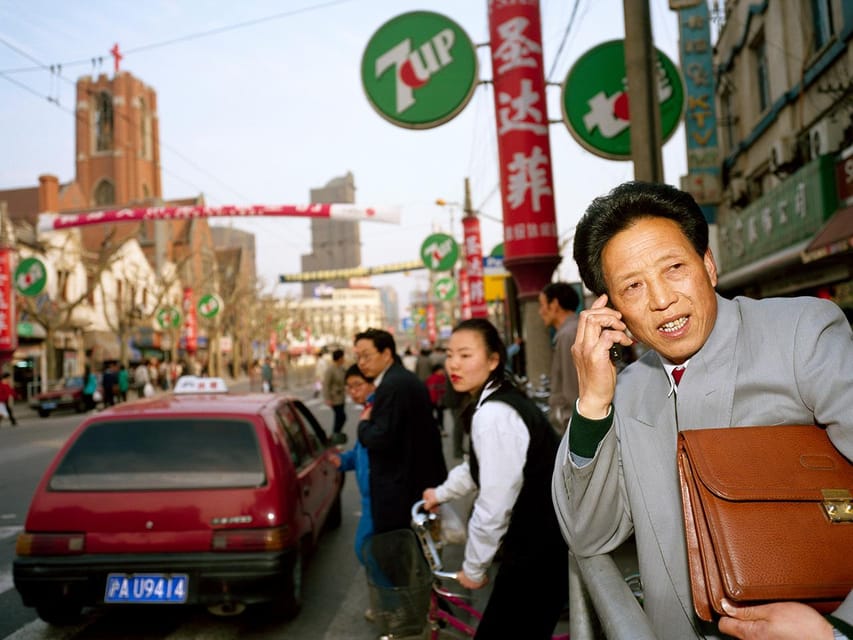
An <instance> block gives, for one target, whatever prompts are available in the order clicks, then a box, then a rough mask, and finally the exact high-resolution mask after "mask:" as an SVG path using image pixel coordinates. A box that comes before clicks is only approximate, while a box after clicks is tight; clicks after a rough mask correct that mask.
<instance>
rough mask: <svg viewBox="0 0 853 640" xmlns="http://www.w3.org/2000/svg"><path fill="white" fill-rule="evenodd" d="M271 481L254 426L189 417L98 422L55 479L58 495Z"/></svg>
mask: <svg viewBox="0 0 853 640" xmlns="http://www.w3.org/2000/svg"><path fill="white" fill-rule="evenodd" d="M265 481H266V475H265V473H264V465H263V460H262V458H261V453H260V448H259V446H258V440H257V436H256V434H255V428H254V425H253V424H252V423H251V422H248V421H244V420H227V419H216V418H214V419H207V418H186V419H160V420H133V421H126V420H123V421H121V422H118V421H114V422H98V423H95V424H92V425H91V426H90V427H89V428H88V429H86V430H85V431H84V432H83V433H82V434H81V435H80V437H79V438H77V440H76V441H75V442H74V444H73V445H72V446H71V448H70V449H69V450H68V452H67V453H66V454H65V457H64V458H63V459H62V462H61V463H60V464H59V466H58V467H57V469H56V471H55V472H54V474H53V476H52V477H51V479H50V484H49V486H50V489H52V490H54V491H136V490H140V491H141V490H169V489H172V490H176V489H216V488H238V487H257V486H260V485H262V484H264V482H265Z"/></svg>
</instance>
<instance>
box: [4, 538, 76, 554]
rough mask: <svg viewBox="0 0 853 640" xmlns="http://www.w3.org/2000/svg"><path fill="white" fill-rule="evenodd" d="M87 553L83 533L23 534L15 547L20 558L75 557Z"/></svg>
mask: <svg viewBox="0 0 853 640" xmlns="http://www.w3.org/2000/svg"><path fill="white" fill-rule="evenodd" d="M85 551H86V536H85V535H84V534H82V533H22V534H20V535H19V536H18V542H17V544H16V545H15V553H17V554H18V555H19V556H73V555H77V554H80V553H83V552H85Z"/></svg>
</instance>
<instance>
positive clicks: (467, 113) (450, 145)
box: [0, 0, 686, 315]
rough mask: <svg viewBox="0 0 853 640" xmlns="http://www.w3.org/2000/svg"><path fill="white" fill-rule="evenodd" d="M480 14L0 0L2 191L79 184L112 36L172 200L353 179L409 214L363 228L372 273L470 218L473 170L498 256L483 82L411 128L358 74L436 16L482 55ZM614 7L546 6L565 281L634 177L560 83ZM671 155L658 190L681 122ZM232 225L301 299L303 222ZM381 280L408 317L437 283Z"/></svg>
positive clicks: (181, 1)
mask: <svg viewBox="0 0 853 640" xmlns="http://www.w3.org/2000/svg"><path fill="white" fill-rule="evenodd" d="M650 6H651V14H652V20H653V31H654V40H655V45H656V46H657V47H658V49H660V50H661V51H663V52H664V53H665V54H666V55H667V56H669V58H670V59H671V60H673V61H674V62H675V64H676V65H678V27H677V21H676V14H675V13H674V12H672V11H670V10H669V4H668V1H667V0H650ZM486 7H487V4H486V0H423V1H422V2H413V1H411V0H393V1H392V0H337V1H335V0H279V1H267V0H246V1H241V2H234V1H233V0H203V1H202V0H146V1H145V2H139V1H137V0H85V1H84V0H18V1H12V0H0V122H2V125H0V149H2V154H0V189H8V188H15V187H31V186H35V185H37V184H38V176H39V174H42V173H52V174H55V175H57V176H58V177H59V179H60V181H61V182H68V181H71V180H73V179H74V157H73V154H74V151H73V149H74V118H73V110H74V100H75V93H74V84H75V82H76V80H77V78H78V77H80V76H82V75H87V74H98V73H108V74H110V75H111V74H112V72H113V59H112V57H111V56H110V54H109V50H110V48H112V46H113V44H115V43H118V44H119V47H120V49H121V50H122V51H123V52H124V56H125V57H124V59H123V60H122V62H121V68H122V69H123V70H127V71H129V72H131V73H132V74H133V75H134V76H136V77H137V78H139V79H140V80H142V81H143V82H145V83H146V84H148V85H149V86H151V87H153V88H154V89H155V90H156V92H157V99H158V116H159V125H160V142H161V153H160V157H161V163H162V180H163V197H164V198H166V199H170V198H182V197H190V196H196V195H198V194H199V193H204V196H205V198H206V200H207V202H208V204H211V205H225V204H236V205H247V204H304V203H308V202H309V198H310V190H311V189H312V188H316V187H321V186H323V185H325V184H326V182H328V181H329V180H330V179H332V178H334V177H337V176H341V175H343V174H345V173H346V172H347V171H351V172H352V173H353V175H354V176H355V184H356V188H357V193H356V202H357V203H358V204H361V205H373V206H389V205H399V206H401V207H402V220H401V223H400V224H399V225H391V224H382V223H363V224H362V226H361V237H362V244H363V246H362V260H363V264H364V265H366V266H377V265H382V264H387V263H391V262H402V261H407V260H416V259H418V257H419V249H420V245H421V243H422V242H423V240H424V239H425V238H426V237H427V236H428V235H429V234H431V233H433V232H434V231H437V230H442V231H448V230H449V226H450V221H451V217H452V219H453V220H454V229H453V231H454V233H455V235H456V236H457V238H458V239H460V240H461V233H462V229H461V223H460V218H461V211H460V209H459V208H454V209H453V210H451V208H448V207H440V206H438V205H436V204H435V200H436V199H437V198H443V199H444V200H446V201H449V202H454V201H456V202H461V201H462V199H463V188H464V179H465V178H466V177H468V178H469V179H470V181H471V189H472V200H473V204H474V207H475V208H478V209H479V210H480V211H482V212H483V214H485V216H487V217H483V218H482V219H481V229H482V233H483V243H482V244H483V249H484V253H488V252H489V251H491V249H492V248H493V247H494V246H495V245H497V244H498V243H500V242H501V241H502V239H503V238H502V227H501V225H500V223H499V222H497V221H496V220H494V218H500V217H501V205H500V196H499V192H498V166H497V146H496V132H495V131H496V128H495V119H494V96H493V94H492V90H491V86H490V85H480V86H478V88H477V89H476V91H475V93H474V97H473V98H472V99H471V101H470V102H469V103H468V105H467V106H466V107H465V109H464V110H463V111H462V112H461V114H459V115H458V116H457V117H456V118H454V119H453V120H451V121H450V122H448V123H446V124H444V125H441V126H439V127H436V128H433V129H426V130H418V131H415V130H409V129H404V128H400V127H397V126H395V125H393V124H391V123H389V122H387V121H385V120H384V119H382V118H381V117H380V116H379V115H377V114H376V112H375V111H374V110H373V108H372V107H371V106H370V104H369V103H368V100H367V98H366V97H365V94H364V91H363V89H362V86H361V78H360V64H361V58H362V54H363V52H364V49H365V46H366V45H367V42H368V40H369V39H370V37H371V36H372V35H373V34H374V32H375V31H376V30H377V29H378V28H379V27H380V26H382V24H384V23H385V22H386V21H388V20H389V19H391V18H393V17H395V16H397V15H399V14H402V13H406V12H408V11H415V10H429V11H434V12H437V13H441V14H443V15H445V16H447V17H448V18H451V19H452V20H454V21H455V22H457V23H458V24H459V26H460V27H461V28H462V29H464V30H465V31H466V32H467V34H468V36H469V37H470V38H471V40H472V41H473V42H474V44H475V45H480V44H483V45H485V44H486V43H487V42H488V23H487V15H486ZM573 11H574V21H573V23H572V26H571V29H570V30H569V32H568V36H567V37H566V38H565V41H564V36H565V33H566V30H567V27H568V25H569V22H570V17H571V16H572V13H573ZM622 12H623V9H622V0H577V2H573V1H572V0H541V13H542V32H543V39H544V43H543V53H544V60H545V75H546V79H547V80H549V81H550V82H552V83H554V85H555V86H549V87H548V117H549V119H550V120H552V121H553V120H556V121H558V122H555V123H554V124H552V125H551V126H550V141H551V154H552V171H553V178H554V189H555V195H556V207H557V230H558V234H559V236H560V238H561V240H564V241H565V242H566V243H567V244H566V250H565V251H564V253H563V261H562V263H561V264H560V266H559V267H558V270H557V277H559V278H561V279H566V280H576V279H577V271H576V269H575V267H574V263H573V261H572V259H571V237H572V230H573V228H574V225H575V223H576V221H577V219H578V218H579V216H580V214H581V213H582V212H583V210H584V209H585V208H586V206H587V205H588V204H589V202H590V201H591V200H592V199H593V198H594V197H596V196H598V195H601V194H602V193H605V192H606V191H608V190H609V189H610V188H612V187H613V186H615V185H617V184H619V183H621V182H624V181H626V180H630V179H632V178H633V175H634V173H633V165H632V164H631V163H630V162H618V161H612V160H605V159H603V158H599V157H597V156H595V155H593V154H592V153H590V152H588V151H586V150H584V149H583V148H582V147H581V146H580V145H578V144H577V142H575V140H574V138H572V137H571V135H570V134H569V132H568V129H567V128H566V126H565V124H563V123H562V122H561V121H560V119H561V117H562V114H561V110H560V94H561V90H560V87H559V86H558V85H560V84H561V83H562V82H563V80H564V79H565V77H566V75H567V73H568V71H569V70H570V68H571V66H572V64H574V62H575V61H576V60H577V59H578V58H579V57H580V56H581V55H582V54H583V53H585V52H586V51H587V50H589V49H591V48H592V47H594V46H596V45H598V44H600V43H602V42H605V41H607V40H613V39H618V38H623V37H624V28H623V20H622V16H623V13H622ZM561 43H563V44H562V49H561ZM478 51H479V60H480V79H481V80H489V79H490V78H491V65H490V62H489V56H488V47H487V46H483V47H480V48H479V49H478ZM558 51H559V55H558ZM99 57H100V58H102V60H101V61H99V60H97V59H98V58H99ZM93 59H94V62H93ZM51 65H53V66H54V70H55V71H58V69H59V67H58V65H61V72H59V73H57V72H54V73H51V71H50V69H49V68H50V67H51ZM57 103H58V104H57ZM663 154H664V171H665V180H666V182H668V183H671V184H675V185H678V183H679V178H680V176H681V175H682V174H684V173H685V172H686V158H685V144H684V133H683V125H682V126H679V128H678V130H677V131H676V133H675V135H673V136H672V138H671V139H670V140H669V141H668V143H667V144H666V145H665V146H664V150H663ZM212 222H213V223H214V224H227V223H228V222H227V219H224V218H221V219H214V220H212ZM234 224H235V225H237V226H239V227H240V228H242V229H246V230H248V231H251V232H253V233H254V234H255V237H256V246H257V252H258V257H257V266H258V273H259V275H260V276H261V277H262V278H263V280H264V282H265V283H266V285H267V290H269V291H273V292H274V293H276V294H277V295H288V294H294V295H298V291H299V287H298V286H296V285H287V286H283V285H276V284H275V283H276V282H277V281H278V275H279V274H282V273H296V272H299V270H300V255H302V254H303V253H306V252H308V251H309V247H310V238H309V222H308V220H307V219H299V218H268V219H251V220H242V221H239V222H235V223H234ZM373 283H374V284H375V285H376V286H383V285H391V286H394V287H396V288H397V289H398V291H399V293H400V301H401V313H402V314H403V315H405V307H406V305H407V303H408V298H409V295H410V292H411V291H412V290H413V289H415V288H419V289H424V288H425V287H426V284H427V272H426V271H418V272H413V273H412V274H410V275H408V276H406V275H402V274H400V275H387V276H381V277H374V278H373Z"/></svg>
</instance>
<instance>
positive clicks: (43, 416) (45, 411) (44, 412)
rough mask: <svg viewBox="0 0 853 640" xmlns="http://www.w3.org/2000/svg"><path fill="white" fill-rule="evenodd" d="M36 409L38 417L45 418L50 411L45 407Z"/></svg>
mask: <svg viewBox="0 0 853 640" xmlns="http://www.w3.org/2000/svg"><path fill="white" fill-rule="evenodd" d="M38 411H39V417H40V418H47V417H48V416H49V415H50V411H48V410H47V409H39V410H38Z"/></svg>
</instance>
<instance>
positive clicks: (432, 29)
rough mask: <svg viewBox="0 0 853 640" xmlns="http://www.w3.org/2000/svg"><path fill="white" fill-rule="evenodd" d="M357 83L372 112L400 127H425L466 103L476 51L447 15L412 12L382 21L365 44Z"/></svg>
mask: <svg viewBox="0 0 853 640" xmlns="http://www.w3.org/2000/svg"><path fill="white" fill-rule="evenodd" d="M361 82H362V85H363V86H364V92H365V94H366V95H367V99H368V100H369V101H370V104H371V106H372V107H373V108H374V109H375V110H376V112H377V113H378V114H379V115H380V116H382V117H383V118H385V119H386V120H388V121H389V122H391V123H392V124H395V125H397V126H400V127H405V128H409V129H428V128H431V127H436V126H438V125H440V124H443V123H445V122H447V121H448V120H450V119H452V118H453V117H454V116H456V114H458V113H459V112H460V111H462V109H463V108H464V107H465V105H466V104H468V101H469V100H470V99H471V96H472V95H473V94H474V89H475V88H476V87H477V51H476V49H475V48H474V45H473V44H472V42H471V39H470V38H469V37H468V35H467V34H466V33H465V32H464V31H463V30H462V28H461V27H460V26H459V25H457V24H456V23H455V22H453V21H452V20H450V19H449V18H447V17H445V16H443V15H441V14H438V13H433V12H431V11H413V12H411V13H404V14H402V15H399V16H397V17H396V18H392V19H391V20H389V21H388V22H386V23H385V24H383V25H382V26H381V27H379V29H378V30H377V31H376V33H374V34H373V36H372V37H371V38H370V41H369V42H368V43H367V48H366V49H365V51H364V56H363V57H362V60H361Z"/></svg>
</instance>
